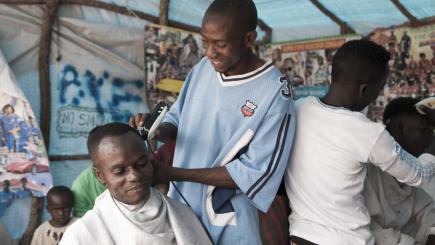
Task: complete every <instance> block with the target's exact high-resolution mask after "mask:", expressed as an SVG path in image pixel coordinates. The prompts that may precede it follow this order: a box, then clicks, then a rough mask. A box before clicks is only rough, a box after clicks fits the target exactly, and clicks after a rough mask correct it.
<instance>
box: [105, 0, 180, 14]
mask: <svg viewBox="0 0 435 245" xmlns="http://www.w3.org/2000/svg"><path fill="white" fill-rule="evenodd" d="M100 1H101V2H106V3H110V4H114V5H118V6H123V7H125V6H127V7H128V8H130V9H133V10H138V11H142V12H144V13H147V14H151V15H154V16H159V12H160V11H159V5H160V0H100ZM175 1H177V0H174V1H172V2H175Z"/></svg>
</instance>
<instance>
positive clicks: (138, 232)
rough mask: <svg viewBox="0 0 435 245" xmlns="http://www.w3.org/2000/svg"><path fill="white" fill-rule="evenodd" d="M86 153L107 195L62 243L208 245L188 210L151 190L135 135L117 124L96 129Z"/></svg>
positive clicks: (140, 142) (149, 171)
mask: <svg viewBox="0 0 435 245" xmlns="http://www.w3.org/2000/svg"><path fill="white" fill-rule="evenodd" d="M88 150H89V155H90V157H91V160H92V162H93V167H94V171H95V175H96V177H97V178H98V180H99V181H101V183H103V184H104V185H106V186H107V190H106V191H104V192H103V193H102V194H101V195H100V196H99V197H98V198H97V199H96V201H95V205H94V207H93V209H92V210H90V211H88V212H87V213H86V214H85V215H84V216H83V217H82V218H81V219H79V220H77V222H75V223H74V224H73V225H72V226H71V227H70V228H68V230H67V231H66V233H65V235H64V238H63V239H62V242H61V244H165V245H166V244H211V243H210V240H209V238H208V237H207V234H206V233H205V231H204V228H203V227H202V225H201V223H200V222H199V221H198V219H197V218H196V216H195V214H194V213H193V212H192V210H190V209H189V208H188V207H186V206H185V205H183V204H180V203H177V202H176V201H173V200H171V199H169V198H167V197H165V196H163V195H162V194H160V193H159V192H158V191H156V190H154V189H153V188H151V182H152V178H153V166H152V164H151V163H150V161H149V160H148V156H147V150H146V148H145V146H144V142H143V140H142V137H141V136H140V135H139V134H138V133H137V132H136V130H134V129H133V128H131V127H129V126H128V125H126V124H121V123H110V124H107V125H104V126H101V127H97V128H95V129H94V130H92V131H91V133H90V134H89V138H88Z"/></svg>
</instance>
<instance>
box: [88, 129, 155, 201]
mask: <svg viewBox="0 0 435 245" xmlns="http://www.w3.org/2000/svg"><path fill="white" fill-rule="evenodd" d="M94 171H95V175H96V176H97V178H98V179H99V180H100V181H101V182H103V183H105V184H106V185H107V188H108V189H109V191H110V193H111V194H112V196H113V197H114V198H115V199H116V200H118V201H120V202H123V203H126V204H130V205H134V204H139V203H141V202H143V201H147V200H148V197H149V194H150V187H151V182H152V177H153V166H152V164H151V163H150V162H149V161H148V158H147V153H146V149H145V146H144V143H143V141H142V139H141V138H140V137H139V136H138V135H136V134H134V133H132V132H128V133H125V134H123V135H121V136H111V137H106V138H103V139H102V140H101V142H100V144H99V146H98V149H97V151H96V154H95V158H94Z"/></svg>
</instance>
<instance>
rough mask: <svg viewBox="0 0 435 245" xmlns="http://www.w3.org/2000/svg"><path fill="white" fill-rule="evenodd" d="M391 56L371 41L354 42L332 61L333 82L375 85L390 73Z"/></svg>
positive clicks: (341, 50) (342, 47)
mask: <svg viewBox="0 0 435 245" xmlns="http://www.w3.org/2000/svg"><path fill="white" fill-rule="evenodd" d="M389 60H390V54H389V53H388V51H387V50H386V49H385V48H383V47H382V46H380V45H378V44H376V43H374V42H372V41H369V40H362V39H361V40H352V41H349V42H347V43H345V44H343V46H341V48H339V49H338V50H337V53H336V54H335V56H334V58H333V59H332V75H331V80H332V82H333V83H334V82H353V83H355V82H359V83H375V82H378V81H380V80H381V79H382V78H384V77H385V75H386V74H387V72H388V61H389Z"/></svg>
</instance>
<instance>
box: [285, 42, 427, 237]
mask: <svg viewBox="0 0 435 245" xmlns="http://www.w3.org/2000/svg"><path fill="white" fill-rule="evenodd" d="M389 58H390V57H389V54H388V52H387V51H386V50H385V49H384V48H382V47H381V46H379V45H377V44H375V43H373V42H370V41H366V40H354V41H350V42H347V43H345V44H344V45H343V46H342V47H341V48H340V49H339V50H338V51H337V53H336V55H335V56H334V58H333V61H332V83H331V86H330V88H329V92H328V93H327V94H326V95H325V97H323V98H321V99H319V98H314V97H307V98H304V99H301V100H299V101H297V102H296V107H297V108H296V111H297V125H298V126H297V127H296V136H295V142H294V146H293V149H292V154H291V157H290V161H289V164H288V166H287V170H286V176H285V183H286V191H287V195H288V196H289V199H290V207H291V209H292V214H291V215H290V217H289V221H290V229H289V230H290V237H291V240H292V242H293V243H295V244H299V245H300V244H355V245H357V244H373V243H374V237H373V235H372V234H371V232H370V229H369V224H370V214H369V212H368V210H367V208H366V207H365V205H364V198H363V195H362V191H363V186H364V179H365V176H366V163H372V164H374V165H376V166H378V167H380V168H381V169H382V170H383V171H387V172H388V173H390V174H391V175H392V176H394V177H395V178H396V179H398V180H399V181H400V182H403V183H407V184H409V185H413V186H417V185H420V184H421V183H422V182H424V181H429V180H430V179H431V178H432V176H433V175H434V174H435V168H434V166H433V165H434V164H435V157H434V156H433V155H430V154H424V156H422V157H421V158H420V160H418V159H416V158H415V157H413V156H412V155H410V154H409V153H407V152H406V151H404V150H403V149H402V147H400V145H399V144H398V143H397V142H396V141H394V139H393V137H391V135H390V134H389V133H388V131H386V130H385V128H384V126H383V125H382V124H377V123H374V122H372V121H370V120H369V119H368V118H367V117H366V116H365V115H364V114H362V113H361V111H362V110H363V109H364V108H365V107H366V106H367V105H369V104H370V103H371V102H372V101H373V100H375V99H376V97H377V96H378V94H379V92H380V91H381V89H382V88H383V86H384V85H385V81H386V79H387V76H388V61H389ZM423 161H424V162H428V163H427V165H424V164H423Z"/></svg>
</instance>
